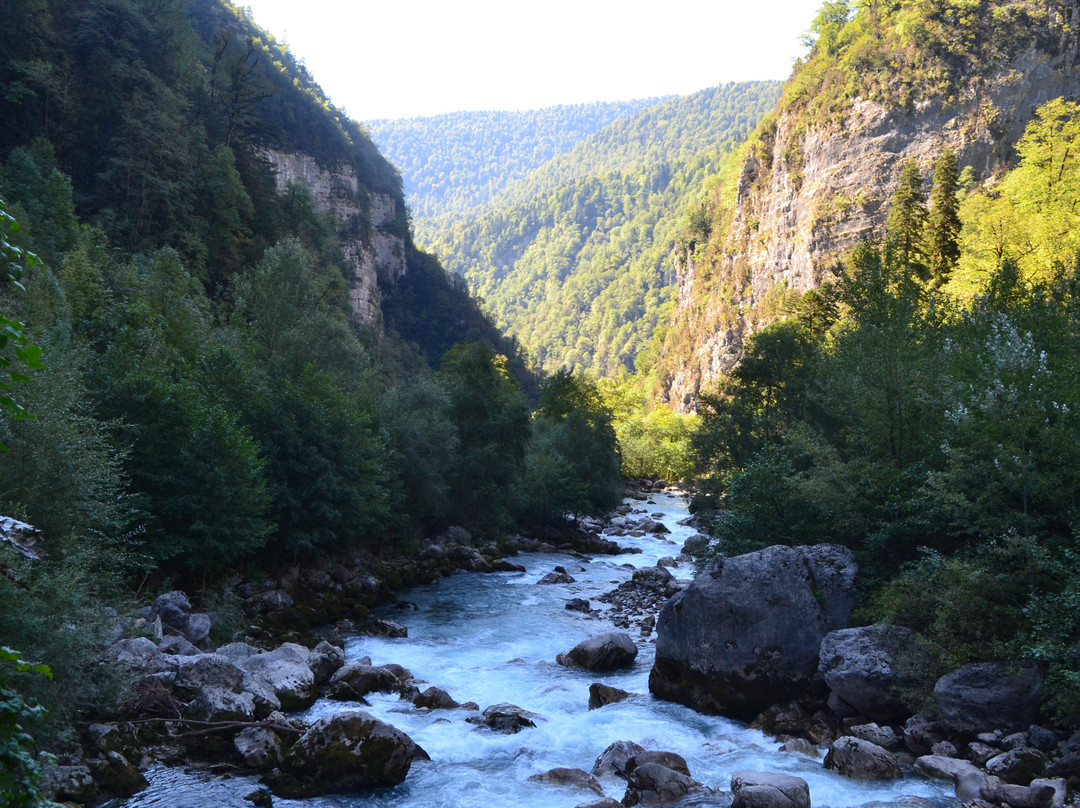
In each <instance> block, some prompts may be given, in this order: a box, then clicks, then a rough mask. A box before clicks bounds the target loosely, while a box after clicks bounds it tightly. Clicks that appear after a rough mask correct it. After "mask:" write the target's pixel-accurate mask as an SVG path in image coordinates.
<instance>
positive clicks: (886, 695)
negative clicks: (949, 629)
mask: <svg viewBox="0 0 1080 808" xmlns="http://www.w3.org/2000/svg"><path fill="white" fill-rule="evenodd" d="M915 638H916V635H915V632H914V631H912V630H911V629H908V628H903V627H901V626H861V627H859V628H846V629H840V630H839V631H832V632H829V633H828V634H826V635H825V638H824V639H823V640H822V641H821V652H820V657H819V672H820V673H821V676H822V678H823V679H824V680H825V684H826V685H828V686H829V691H830V696H829V706H830V707H831V708H832V710H833V712H835V713H837V714H838V715H841V716H851V715H864V716H866V717H867V718H869V719H871V720H873V721H881V722H884V723H888V722H890V721H895V720H897V719H899V718H903V717H904V716H905V714H906V713H910V711H909V710H908V711H906V710H905V708H904V705H903V703H902V702H901V700H900V698H899V697H898V689H899V688H900V687H902V686H904V685H906V684H912V683H913V680H914V678H915V677H914V671H915V670H917V669H918V660H917V659H916V658H915V654H916V653H917V651H916V650H915V649H916V644H915ZM905 653H908V654H911V655H912V658H911V659H903V658H902V656H903V654H905ZM904 668H907V672H902V670H903V669H904Z"/></svg>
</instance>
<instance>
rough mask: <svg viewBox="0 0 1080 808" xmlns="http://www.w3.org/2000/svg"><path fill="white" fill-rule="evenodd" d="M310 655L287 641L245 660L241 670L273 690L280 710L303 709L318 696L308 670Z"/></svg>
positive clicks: (304, 649)
mask: <svg viewBox="0 0 1080 808" xmlns="http://www.w3.org/2000/svg"><path fill="white" fill-rule="evenodd" d="M309 656H310V652H309V651H308V649H307V648H305V647H304V646H302V645H299V644H297V643H292V642H287V643H283V644H282V645H281V646H280V647H278V648H275V649H274V650H273V651H268V652H266V653H264V654H255V655H253V656H250V657H248V658H247V659H245V660H243V661H242V662H241V663H240V668H241V670H243V671H244V672H245V673H248V674H250V675H251V676H252V678H254V679H255V680H257V681H260V682H262V683H263V684H265V685H266V686H267V687H269V688H270V689H271V690H273V691H274V695H275V696H277V698H278V701H280V702H281V709H283V710H305V709H307V708H308V707H310V706H311V705H312V704H314V703H315V701H316V699H318V697H319V688H318V686H317V685H316V684H315V674H313V673H312V672H311V668H309V667H308V658H309Z"/></svg>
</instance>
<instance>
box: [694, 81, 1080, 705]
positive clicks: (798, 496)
mask: <svg viewBox="0 0 1080 808" xmlns="http://www.w3.org/2000/svg"><path fill="white" fill-rule="evenodd" d="M1076 119H1077V109H1076V108H1074V107H1071V106H1070V105H1065V104H1063V103H1062V102H1051V103H1050V104H1048V105H1047V106H1046V107H1044V108H1043V109H1042V110H1040V112H1039V115H1038V116H1037V117H1036V119H1035V120H1034V121H1033V122H1032V124H1031V126H1030V127H1029V129H1028V133H1027V135H1025V138H1024V140H1023V141H1022V143H1023V144H1024V145H1023V146H1022V147H1021V149H1020V152H1021V162H1020V164H1019V166H1018V167H1017V168H1016V169H1015V170H1014V171H1012V172H1010V173H1009V174H1008V175H1007V176H1005V178H1004V179H1003V180H1002V181H1001V182H1000V183H999V184H998V185H997V186H996V187H994V188H993V189H990V190H989V191H987V190H981V191H973V192H971V193H970V194H969V195H968V196H967V197H966V198H965V199H963V200H959V199H957V187H958V172H957V171H956V165H955V158H953V157H952V156H951V155H949V154H944V155H942V157H941V159H939V160H938V162H937V166H936V168H935V170H934V177H933V186H932V188H931V191H930V196H929V198H930V200H932V204H931V206H930V207H929V209H928V208H927V205H926V202H925V198H926V197H925V195H924V194H923V192H922V185H923V182H924V178H923V177H922V176H921V175H920V174H919V172H918V170H917V168H913V164H908V165H907V166H905V167H904V173H903V178H902V180H901V182H900V184H899V186H898V188H897V191H896V194H895V196H894V198H893V201H892V213H891V215H890V217H889V225H888V229H887V234H886V236H885V238H884V239H883V240H882V241H880V242H874V241H868V242H864V243H862V244H860V245H859V246H858V247H857V248H856V249H855V250H854V251H852V253H851V254H850V255H849V256H848V257H847V258H846V260H845V261H844V265H843V268H842V271H841V273H840V276H839V279H838V282H837V283H836V284H835V285H831V286H828V285H827V286H824V287H822V288H820V289H818V290H815V291H814V292H811V293H808V294H807V295H806V296H804V297H803V298H802V300H801V301H800V302H799V304H798V305H797V306H795V307H794V308H793V309H792V310H791V312H790V313H789V316H788V317H787V318H785V319H780V320H777V321H775V322H773V323H771V324H770V325H768V326H766V327H764V328H762V329H761V330H759V331H758V332H756V333H755V334H753V335H752V336H751V337H750V338H749V339H748V341H747V344H746V348H745V355H744V357H743V359H742V361H741V362H740V364H739V365H737V366H736V368H735V369H734V370H733V371H732V372H731V373H730V374H729V375H727V376H726V377H723V378H722V379H721V382H720V383H719V385H718V386H717V387H716V389H715V390H714V391H713V392H712V393H710V394H709V395H707V396H706V397H705V398H704V399H703V404H704V406H703V411H702V416H701V423H700V426H699V428H698V430H697V431H696V432H695V433H694V436H693V445H694V449H695V454H696V461H697V472H698V473H699V474H700V475H701V478H702V486H701V493H700V495H699V499H698V503H697V504H698V505H699V506H700V507H703V508H711V509H714V510H721V511H723V514H722V516H721V517H720V518H719V520H718V521H717V524H716V528H715V537H716V540H717V543H718V545H717V546H718V551H719V552H722V553H736V552H741V551H745V550H749V549H757V548H759V547H762V546H765V545H768V544H775V543H786V544H811V543H815V542H837V543H842V544H845V545H847V546H849V547H851V548H852V549H853V550H854V551H855V552H856V555H857V557H858V560H859V564H860V568H861V581H862V585H863V587H864V589H865V590H866V595H867V598H866V605H865V607H864V615H863V616H864V617H865V618H866V619H886V620H892V621H895V622H897V623H900V624H904V625H908V626H911V627H912V628H915V629H916V630H918V631H920V632H921V633H922V634H923V635H924V637H925V638H926V641H927V644H928V645H927V647H928V649H929V650H930V651H931V652H932V658H933V665H934V666H935V667H934V670H935V671H936V672H937V673H939V674H940V673H944V672H946V671H947V670H949V669H951V668H954V667H956V666H958V665H961V664H964V663H966V662H972V661H983V660H988V659H997V660H1011V659H1017V658H1020V657H1021V656H1026V657H1029V658H1034V659H1039V660H1042V661H1043V662H1044V663H1045V664H1046V665H1047V666H1048V667H1049V670H1050V671H1051V682H1052V686H1051V688H1050V690H1051V692H1050V696H1049V699H1050V704H1051V706H1052V708H1053V709H1055V710H1056V717H1057V719H1058V720H1060V721H1062V722H1064V723H1067V724H1070V725H1071V724H1073V723H1075V722H1076V721H1077V720H1078V719H1080V713H1078V712H1077V704H1076V700H1075V698H1074V695H1073V694H1074V693H1075V689H1074V687H1073V685H1074V683H1075V681H1076V677H1077V660H1076V658H1075V652H1074V651H1073V650H1071V649H1074V648H1075V644H1076V642H1077V641H1078V639H1080V633H1078V629H1077V626H1076V624H1075V621H1071V620H1064V621H1060V622H1058V623H1057V624H1054V625H1051V620H1050V618H1049V615H1050V610H1051V609H1053V608H1064V607H1065V606H1066V605H1067V604H1069V603H1071V602H1072V600H1073V599H1074V598H1075V594H1076V572H1075V570H1073V569H1072V568H1071V567H1070V566H1069V560H1070V559H1072V558H1073V557H1074V555H1075V553H1076V550H1077V548H1076V537H1077V535H1078V533H1077V521H1076V520H1077V512H1076V500H1075V492H1076V491H1077V487H1078V485H1080V480H1078V479H1076V469H1077V468H1080V466H1078V465H1077V461H1078V460H1080V457H1078V448H1077V444H1076V440H1075V436H1076V435H1077V434H1078V430H1080V423H1078V421H1077V417H1078V413H1080V409H1078V408H1080V385H1078V382H1077V379H1078V378H1080V374H1078V372H1077V371H1078V368H1077V364H1076V357H1077V356H1078V355H1080V353H1078V351H1080V341H1078V340H1080V276H1078V274H1077V269H1076V267H1077V266H1078V258H1080V253H1078V252H1077V249H1076V246H1075V245H1073V244H1072V243H1071V242H1070V241H1069V240H1068V239H1062V240H1058V241H1056V242H1050V243H1046V242H1042V252H1041V253H1040V255H1039V257H1038V259H1035V260H1031V253H1030V252H1029V251H1028V250H1027V245H1028V244H1029V243H1030V242H1029V241H1028V240H1027V238H1026V237H1022V238H1019V239H1017V240H1013V239H1012V238H1011V237H1010V235H1009V234H1013V233H1015V234H1028V233H1042V232H1045V231H1046V229H1047V228H1050V229H1051V230H1052V229H1054V228H1056V227H1058V225H1059V223H1058V222H1057V221H1056V217H1058V216H1059V215H1060V209H1059V207H1058V206H1057V205H1056V204H1054V202H1055V201H1056V202H1057V203H1058V204H1060V203H1061V200H1060V197H1058V196H1056V195H1055V194H1053V193H1050V194H1049V195H1047V194H1046V190H1045V188H1046V179H1047V176H1046V174H1045V173H1044V166H1045V165H1046V163H1047V162H1049V161H1048V160H1047V159H1046V155H1048V154H1056V155H1062V154H1065V153H1067V151H1068V148H1069V147H1068V145H1067V144H1068V142H1069V140H1070V138H1071V137H1072V135H1071V134H1070V132H1071V130H1072V127H1073V126H1074V125H1075V121H1076ZM1033 142H1038V143H1039V144H1040V149H1037V150H1033V149H1032V147H1031V144H1032V143H1033ZM1078 170H1080V169H1078V168H1077V167H1076V166H1072V165H1071V164H1070V165H1064V164H1063V163H1062V161H1060V160H1059V161H1058V162H1057V163H1056V164H1055V165H1053V168H1052V171H1054V174H1053V176H1054V177H1055V178H1057V179H1058V180H1059V181H1060V182H1061V183H1062V186H1063V187H1064V186H1068V185H1069V184H1070V183H1071V182H1073V181H1074V180H1075V178H1076V176H1077V175H1078ZM1063 193H1064V192H1063ZM1010 197H1011V199H1010ZM1033 197H1034V198H1036V199H1040V200H1045V202H1044V204H1024V205H1020V204H1010V202H1012V200H1017V199H1025V198H1026V199H1031V198H1033ZM995 206H1000V207H999V208H998V209H999V210H1000V209H1006V210H1007V211H1008V213H1009V215H1010V216H1012V217H1014V218H1013V227H1014V229H1012V230H1008V231H1005V235H1004V237H1003V238H1001V240H999V241H998V242H996V247H997V252H996V253H993V252H992V251H989V250H985V249H979V245H980V239H981V238H984V237H985V234H986V232H987V228H986V220H985V218H984V213H985V211H986V209H987V207H991V208H994V207H995ZM957 210H959V211H960V212H961V213H960V216H959V219H957V218H955V217H956V211H957ZM961 228H962V229H961ZM999 235H1001V232H1000V231H999ZM991 255H992V256H993V257H992V258H991V257H990V256H991ZM957 259H958V261H957ZM1022 261H1023V262H1024V263H1023V264H1021V262H1022ZM954 264H956V266H959V267H968V271H967V273H966V274H965V273H964V272H961V271H955V272H954V271H953V269H952V267H953V265H954ZM976 265H977V266H979V267H981V268H982V270H983V271H982V274H981V276H979V277H976V276H975V274H974V270H973V269H972V268H973V267H974V266H976ZM921 695H922V696H925V695H926V694H921ZM913 706H916V705H914V704H913Z"/></svg>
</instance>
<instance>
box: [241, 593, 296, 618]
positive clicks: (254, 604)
mask: <svg viewBox="0 0 1080 808" xmlns="http://www.w3.org/2000/svg"><path fill="white" fill-rule="evenodd" d="M247 603H248V606H249V608H251V609H253V610H254V611H256V612H259V613H261V614H277V613H280V612H283V611H285V610H286V609H291V608H292V607H293V606H295V605H296V602H295V601H294V600H293V599H292V595H290V594H289V593H288V592H286V591H285V590H284V589H270V590H267V591H265V592H259V593H258V594H255V595H252V596H251V597H250V598H248V601H247Z"/></svg>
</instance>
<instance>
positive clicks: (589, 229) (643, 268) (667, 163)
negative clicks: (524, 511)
mask: <svg viewBox="0 0 1080 808" xmlns="http://www.w3.org/2000/svg"><path fill="white" fill-rule="evenodd" d="M778 91H779V84H778V83H776V82H747V83H744V84H728V85H723V86H720V87H716V88H712V89H710V90H705V91H702V92H700V93H696V94H694V95H692V96H687V97H685V98H677V99H672V100H670V101H666V102H664V103H662V104H658V105H656V106H651V107H649V108H648V109H645V110H643V111H641V112H639V113H637V114H636V115H633V116H630V117H627V118H625V119H623V120H619V121H616V122H615V123H612V124H611V125H609V126H607V127H606V128H604V129H602V130H600V131H598V132H596V133H595V134H593V135H591V136H589V137H588V138H586V139H585V140H584V141H583V142H582V143H581V144H579V145H578V146H576V147H574V148H573V149H572V150H570V151H569V152H568V153H566V154H564V155H562V156H560V157H558V158H556V159H555V160H552V161H551V162H550V163H548V164H546V165H544V166H543V167H542V168H539V169H537V170H536V171H534V172H532V173H531V174H530V175H529V176H528V177H527V178H526V179H524V180H522V181H520V182H517V183H515V184H514V185H512V186H510V187H508V188H507V189H506V190H505V191H504V192H502V193H501V194H499V195H498V196H497V197H496V198H495V199H494V200H493V201H492V202H491V203H490V204H489V205H488V206H486V207H485V208H483V209H480V210H478V211H475V212H472V213H470V214H469V215H461V214H446V215H443V216H441V217H433V218H431V219H430V220H429V221H425V222H420V223H418V230H419V232H420V233H421V235H422V236H423V237H424V238H425V240H427V241H428V242H429V243H430V244H431V245H432V246H433V249H434V250H435V251H436V252H437V253H438V254H439V255H440V256H441V257H442V260H443V261H444V262H445V263H446V266H447V268H448V269H450V270H451V271H453V272H456V273H460V274H462V275H463V276H464V277H465V278H466V279H467V280H468V281H469V284H470V286H471V287H472V288H473V289H474V290H475V292H476V293H477V294H478V295H479V296H480V297H481V298H482V299H483V301H484V304H485V306H486V308H487V310H488V311H489V312H490V313H491V315H492V316H493V318H494V319H495V321H496V322H497V323H498V324H499V325H500V326H501V327H503V328H505V329H506V331H507V332H508V333H509V334H511V335H512V336H514V337H515V338H516V339H517V340H518V342H519V343H520V344H521V346H522V347H523V348H524V350H525V351H527V352H528V353H529V355H530V356H531V357H532V358H533V360H534V361H535V362H536V363H537V365H538V366H539V367H541V368H543V369H545V370H547V371H549V372H553V371H555V370H557V369H559V368H561V367H568V368H572V369H576V370H581V371H585V372H588V373H591V374H594V375H596V376H608V375H617V374H618V373H620V372H622V371H630V372H632V371H633V370H634V369H635V363H636V361H637V358H638V356H639V354H641V353H642V351H643V350H644V348H645V347H646V345H647V344H648V342H649V341H650V340H651V339H652V336H653V333H654V331H655V330H656V328H657V327H658V326H659V325H661V324H662V323H663V322H664V321H665V320H666V318H667V316H668V312H669V310H670V305H671V302H672V298H673V295H674V273H673V267H672V264H671V252H672V249H673V248H674V246H675V243H676V241H677V240H678V237H679V233H680V228H681V226H682V222H683V217H684V215H685V213H686V211H687V210H688V209H692V208H693V207H694V206H696V205H698V204H699V202H700V196H701V193H702V188H703V187H704V186H705V185H706V184H707V179H708V178H709V177H710V176H712V175H713V174H715V173H716V172H717V171H718V169H719V166H720V165H721V164H722V163H723V162H724V161H725V160H726V159H730V155H731V154H732V152H733V149H734V148H735V146H736V145H737V144H739V143H740V142H742V140H743V139H744V138H745V137H746V136H747V134H749V133H750V132H751V131H752V130H753V128H754V127H755V126H756V125H757V122H758V120H759V119H760V118H761V117H762V116H763V115H764V114H765V113H766V111H768V109H770V108H771V107H772V105H773V104H774V103H775V100H776V98H777V93H778Z"/></svg>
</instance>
